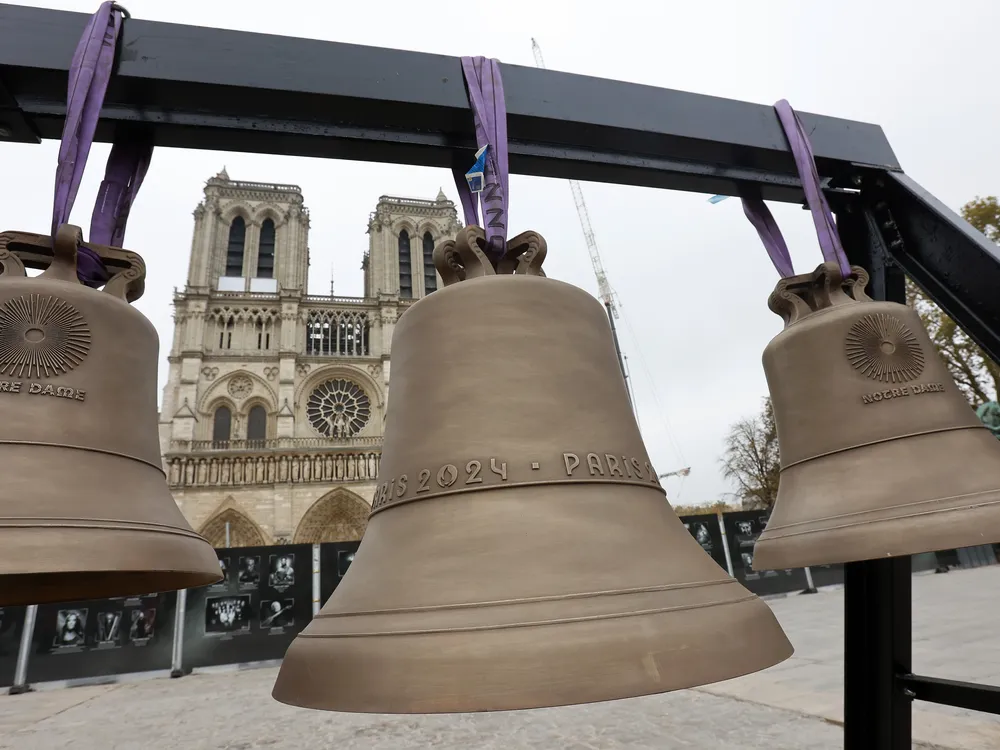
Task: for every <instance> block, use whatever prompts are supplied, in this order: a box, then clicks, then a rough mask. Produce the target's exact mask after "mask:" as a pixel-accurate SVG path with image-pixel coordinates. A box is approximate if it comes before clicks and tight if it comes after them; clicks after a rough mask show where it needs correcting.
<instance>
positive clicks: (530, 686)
mask: <svg viewBox="0 0 1000 750" xmlns="http://www.w3.org/2000/svg"><path fill="white" fill-rule="evenodd" d="M723 606H726V607H729V608H730V612H729V613H728V616H727V615H726V614H723V615H721V616H719V615H718V613H715V614H714V615H713V618H714V619H713V621H714V622H716V623H721V622H726V623H727V625H726V626H725V627H726V628H730V627H733V626H732V625H730V624H729V623H732V622H735V621H736V620H740V621H741V622H743V623H745V626H741V627H742V630H740V631H739V632H740V633H747V634H748V635H749V634H753V637H754V641H753V644H752V647H750V646H751V644H749V643H743V642H742V639H741V638H739V637H735V638H732V637H730V638H721V639H716V640H705V641H704V643H703V645H702V646H701V647H699V648H692V647H691V645H690V643H691V642H694V641H697V640H698V639H699V636H701V635H703V631H704V626H705V622H706V621H705V620H704V619H703V618H702V617H699V616H692V615H691V614H690V613H687V614H686V615H685V618H684V619H685V620H686V622H687V623H688V626H687V627H685V628H681V629H680V630H671V626H670V625H669V624H666V622H667V619H666V618H671V617H673V618H676V614H672V613H668V614H666V615H664V614H654V615H648V616H645V617H641V618H634V620H633V621H632V623H631V625H633V626H634V627H633V628H632V630H631V634H632V636H633V637H627V636H625V635H623V634H622V631H621V628H620V627H619V626H618V625H613V626H609V625H607V624H606V623H602V624H600V625H597V626H593V625H589V627H591V628H593V629H595V631H596V632H597V633H598V634H599V637H598V638H597V639H596V640H595V641H594V642H592V643H590V644H589V645H590V647H589V648H580V649H578V650H579V653H578V654H571V655H573V656H574V657H576V658H572V659H568V658H566V653H565V652H572V651H573V648H574V646H567V645H565V644H564V641H565V640H566V639H565V638H556V639H538V640H537V641H536V643H535V647H534V648H529V649H525V650H519V649H518V648H517V647H516V646H514V645H513V644H508V646H509V647H507V648H503V647H501V648H498V649H494V650H490V651H489V653H485V651H487V649H482V648H479V644H478V643H477V644H473V646H471V647H468V648H466V649H465V652H464V654H463V658H459V659H455V660H453V662H452V663H451V665H450V667H449V668H447V669H444V670H441V671H439V672H436V673H435V674H434V675H433V676H432V678H431V681H428V683H427V684H428V685H429V686H432V685H433V684H434V683H436V682H438V681H440V680H444V681H445V682H446V683H447V685H448V688H449V691H448V692H449V694H450V695H451V697H452V700H451V701H450V702H448V704H447V706H446V707H444V708H440V707H439V706H440V701H438V699H436V698H435V697H434V695H433V687H431V688H430V689H429V690H428V691H427V693H426V696H425V695H419V696H417V697H416V698H414V693H415V692H420V690H421V688H420V687H419V683H420V681H421V678H422V676H423V674H424V673H425V670H424V668H423V667H422V666H421V663H420V659H419V656H418V657H414V653H417V654H419V653H420V650H419V649H418V648H415V644H417V643H418V642H417V641H416V639H415V638H413V637H410V636H407V635H401V636H394V635H393V636H382V637H379V638H372V639H369V638H364V639H358V638H348V639H344V641H343V642H342V643H336V644H332V645H333V648H332V649H331V648H330V645H331V644H324V643H323V642H321V641H315V642H309V641H308V640H306V639H302V638H296V639H295V641H293V643H292V645H291V646H290V647H289V649H288V652H287V653H286V654H285V658H284V660H283V662H282V665H281V668H280V670H279V673H278V676H277V679H276V680H275V685H274V688H273V690H272V697H273V698H274V699H275V700H277V701H278V702H280V703H283V704H285V705H290V706H297V707H301V708H310V709H315V710H326V711H336V712H350V713H391V714H447V713H482V712H493V711H517V710H528V709H534V708H546V707H557V706H570V705H586V704H590V703H602V702H607V701H612V700H621V699H626V698H636V697H641V696H645V695H657V694H662V693H667V692H672V691H674V690H684V689H689V688H693V687H698V686H700V685H707V684H712V683H715V682H722V681H724V680H729V679H734V678H736V677H740V676H743V675H747V674H751V673H753V672H758V671H761V670H763V669H767V668H769V667H771V666H774V665H775V664H778V663H780V662H782V661H784V660H786V659H787V658H789V657H790V656H791V655H792V654H793V653H794V648H793V647H792V644H791V643H790V642H789V640H788V638H787V636H786V635H785V634H784V632H783V631H782V629H781V626H780V625H779V623H778V622H777V619H776V618H775V617H774V614H773V612H771V610H770V608H769V607H768V606H767V604H766V603H765V602H763V601H762V600H761V599H760V598H759V597H756V596H751V597H749V598H744V599H740V600H736V601H732V602H726V603H725V604H724V605H723ZM736 608H741V609H736ZM658 618H659V619H660V625H659V626H657V625H656V620H657V619H658ZM674 622H676V619H674ZM651 623H652V624H651ZM565 634H566V631H564V633H563V635H564V636H565ZM529 635H530V634H529ZM433 637H435V638H439V639H440V638H443V639H455V638H456V637H458V638H461V637H463V636H455V635H448V634H446V633H442V634H438V635H436V636H433ZM490 637H492V638H494V639H496V638H499V639H500V640H501V641H502V640H503V639H504V638H505V636H504V635H502V634H500V631H492V633H491V634H490ZM417 638H419V636H418V637H417ZM359 642H360V643H359ZM623 644H626V645H624V646H623ZM678 644H681V645H678ZM359 646H360V648H359ZM671 647H673V648H674V650H673V651H670V649H671ZM561 649H562V650H563V651H560V650H561ZM442 650H444V651H447V649H444V648H443V649H442ZM360 651H364V652H365V653H364V655H362V656H360V657H359V656H358V653H359V652H360ZM503 651H507V653H500V652H503ZM611 651H614V652H615V653H614V655H613V656H612V655H611V654H610V652H611ZM623 651H624V653H623ZM694 651H697V652H698V653H697V654H696V655H694V656H692V654H693V652H694ZM667 652H669V653H668V656H667V657H666V659H665V662H664V663H666V664H670V663H671V661H672V660H673V657H675V656H678V655H680V656H681V657H682V658H687V659H692V658H694V659H695V660H696V661H697V662H698V666H697V667H696V668H695V669H688V670H687V671H685V670H684V669H677V670H674V669H671V670H669V671H668V670H663V669H662V666H661V667H660V668H658V667H657V665H656V663H655V658H654V656H653V655H654V654H663V653H667ZM553 653H555V655H554V656H553ZM387 654H388V656H387ZM338 656H340V657H342V658H341V659H338ZM699 657H704V658H699ZM348 658H349V659H351V660H352V662H353V666H354V667H355V669H353V670H350V668H348V670H349V671H353V672H354V673H356V674H361V675H363V676H364V681H365V682H366V683H371V682H375V681H381V682H382V684H384V685H387V686H389V689H388V690H386V691H385V692H384V693H383V697H382V699H381V700H377V701H376V700H373V699H371V698H370V697H361V698H357V697H352V695H351V691H350V687H351V686H350V684H349V682H350V676H345V671H348V670H345V669H337V668H335V666H334V663H335V662H337V661H344V660H346V659H348ZM366 659H367V660H368V663H363V662H365V660H366ZM378 661H381V664H378V663H373V662H378ZM540 661H541V662H543V669H542V671H541V673H542V674H544V676H545V681H546V683H547V687H536V684H535V682H534V681H533V680H532V675H531V673H532V672H534V673H536V676H537V674H538V672H539V666H538V665H539V662H540ZM497 665H502V667H503V668H502V669H499V670H498V669H496V667H497ZM602 665H603V667H604V668H605V669H611V670H614V669H616V668H621V667H622V665H626V666H625V671H626V672H629V674H628V675H627V676H625V674H624V673H619V674H618V675H617V676H616V677H614V678H613V680H612V681H611V682H605V681H603V680H589V679H586V678H585V675H580V674H575V672H579V671H580V670H581V669H582V670H584V671H588V670H589V674H590V675H599V674H606V672H605V671H603V670H602ZM491 668H492V670H491ZM519 669H520V670H521V671H522V673H523V674H522V675H521V679H520V680H519V679H517V678H516V677H515V678H514V679H510V680H506V679H505V675H510V674H511V673H512V672H517V671H518V670H519ZM560 671H561V674H559V672H560ZM491 673H492V674H491ZM682 673H683V674H682ZM410 675H416V676H415V677H408V676H410ZM553 675H555V677H554V678H553ZM490 679H492V680H493V681H494V682H495V685H494V687H493V689H492V690H490V689H483V687H482V686H483V683H484V681H485V680H490ZM456 680H457V681H458V682H456ZM400 682H406V683H407V684H406V686H405V687H403V688H400V687H399V683H400ZM612 682H613V683H614V684H612ZM459 683H465V684H461V685H459ZM301 685H307V688H306V689H305V690H303V689H302V688H301V687H298V686H301ZM525 688H526V689H525ZM408 689H409V690H410V691H411V692H410V694H409V695H407V694H406V691H407V690H408ZM519 689H521V692H520V695H521V696H523V697H522V698H521V699H518V698H517V695H518V692H519ZM394 691H395V692H394ZM310 693H311V694H312V695H313V696H315V697H313V698H311V699H310V698H309V694H310ZM331 695H332V696H333V700H330V696H331Z"/></svg>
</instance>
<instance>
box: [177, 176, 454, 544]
mask: <svg viewBox="0 0 1000 750" xmlns="http://www.w3.org/2000/svg"><path fill="white" fill-rule="evenodd" d="M460 226H461V225H460V224H459V222H458V217H457V213H456V210H455V205H454V203H453V202H451V201H449V200H448V199H447V198H446V197H445V195H444V194H443V192H441V193H439V194H438V196H437V198H436V199H435V200H418V199H411V198H396V197H390V196H382V197H381V198H380V199H379V201H378V204H377V206H376V208H375V210H374V211H373V212H372V214H371V215H370V217H369V223H368V235H369V247H368V251H367V252H366V253H365V255H364V258H363V259H362V267H363V269H364V295H365V296H364V297H334V296H327V295H310V294H308V293H307V291H308V290H307V279H308V269H309V245H308V239H309V212H308V210H307V209H306V207H305V205H304V203H303V197H302V192H301V190H300V189H299V188H298V187H296V186H294V185H275V184H265V183H256V182H240V181H235V180H231V179H230V178H229V175H228V174H227V173H226V172H225V170H223V171H222V172H221V173H219V174H218V175H216V176H215V177H213V178H212V179H210V180H209V181H208V182H207V183H206V186H205V198H204V200H203V201H202V202H201V203H200V204H199V205H198V207H197V208H196V209H195V212H194V235H193V239H192V243H191V261H190V267H189V270H188V279H187V284H186V286H185V287H184V290H183V291H182V292H177V293H175V296H174V337H173V343H172V346H171V349H170V354H169V371H168V378H167V383H166V386H165V387H164V392H163V402H162V405H161V409H160V424H159V429H160V444H161V448H162V452H163V462H164V470H165V471H166V473H167V478H168V481H169V483H170V488H171V491H172V492H173V495H174V499H175V500H176V502H177V504H178V506H179V507H180V509H181V511H182V512H183V513H184V515H185V516H186V517H187V519H188V521H189V523H190V524H191V525H192V527H194V528H195V529H196V530H197V531H198V532H199V533H201V534H202V535H203V536H205V537H206V538H207V539H208V540H209V541H210V542H211V543H212V544H213V545H215V546H217V547H222V546H225V545H226V542H227V540H228V542H229V544H230V546H233V547H237V546H250V545H262V544H275V543H284V542H302V543H316V542H327V541H346V540H355V539H360V538H361V535H362V533H363V532H364V528H365V525H366V523H367V518H368V513H369V510H370V507H371V501H372V496H373V494H374V489H375V481H376V478H377V476H378V468H379V461H380V459H381V451H382V435H383V429H384V420H385V413H386V403H387V399H388V396H389V371H390V367H389V363H390V355H391V351H390V345H391V342H392V332H393V328H394V325H395V322H396V320H397V318H398V317H399V315H400V314H401V313H402V312H403V311H404V310H405V309H406V307H407V306H408V305H410V304H412V303H413V301H414V300H416V299H419V298H420V297H423V296H425V295H427V294H430V293H431V292H433V291H435V290H436V289H437V288H438V286H439V284H440V277H439V276H438V275H437V274H436V272H435V270H434V266H433V263H432V260H431V254H432V252H433V248H434V246H435V245H436V244H438V243H439V242H441V241H442V240H444V239H447V238H451V237H454V236H455V233H456V232H457V231H458V229H459V228H460Z"/></svg>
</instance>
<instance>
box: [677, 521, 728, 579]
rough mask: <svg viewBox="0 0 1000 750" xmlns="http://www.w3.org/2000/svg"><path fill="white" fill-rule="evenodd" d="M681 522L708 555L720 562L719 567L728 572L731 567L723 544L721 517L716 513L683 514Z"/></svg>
mask: <svg viewBox="0 0 1000 750" xmlns="http://www.w3.org/2000/svg"><path fill="white" fill-rule="evenodd" d="M681 523H683V524H684V526H685V528H687V530H688V531H690V532H691V536H693V537H694V538H695V541H696V542H698V544H700V545H701V548H702V549H703V550H705V552H707V553H708V556H709V557H711V558H712V559H713V560H715V562H717V563H718V564H719V567H720V568H722V569H723V570H724V571H726V573H728V572H729V567H728V566H727V565H726V550H725V548H724V547H723V546H722V530H721V529H720V528H719V517H718V516H717V515H715V514H714V513H705V514H703V515H697V516H681Z"/></svg>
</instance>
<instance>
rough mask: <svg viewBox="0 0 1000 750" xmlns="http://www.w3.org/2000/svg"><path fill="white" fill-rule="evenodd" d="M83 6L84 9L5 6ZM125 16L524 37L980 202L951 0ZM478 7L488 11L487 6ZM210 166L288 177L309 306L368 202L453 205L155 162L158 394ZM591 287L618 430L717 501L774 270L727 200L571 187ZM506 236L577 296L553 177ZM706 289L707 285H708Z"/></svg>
mask: <svg viewBox="0 0 1000 750" xmlns="http://www.w3.org/2000/svg"><path fill="white" fill-rule="evenodd" d="M22 4H25V5H39V6H45V7H51V8H61V9H67V10H76V11H84V12H92V11H93V10H95V9H96V8H97V6H98V4H99V3H98V2H97V0H90V1H89V2H56V1H54V0H49V1H47V2H40V3H34V2H24V3H22ZM124 4H125V7H127V8H128V10H129V11H130V12H131V14H132V16H133V17H136V18H143V19H148V20H158V21H171V22H175V23H185V24H197V25H201V26H217V27H228V28H231V29H241V30H245V31H256V32H266V33H272V34H282V35H288V36H301V37H310V38H314V39H328V40H333V41H340V42H351V43H358V44H367V45H375V46H382V47H394V48H399V49H410V50H419V51H425V52H435V53H440V54H448V55H486V56H490V57H496V58H498V59H499V60H501V61H502V62H506V63H513V64H520V65H533V64H534V60H533V57H532V52H531V37H532V36H534V37H536V38H537V39H538V41H539V43H540V44H541V46H542V49H543V51H544V54H545V60H546V63H547V65H548V66H549V67H550V68H552V69H557V70H564V71H569V72H573V73H582V74H587V75H594V76H601V77H605V78H612V79H618V80H624V81H633V82H637V83H644V84H650V85H654V86H661V87H664V88H673V89H680V90H685V91H693V92H698V93H704V94H713V95H716V96H722V97H728V98H732V99H741V100H745V101H752V102H759V103H765V104H772V103H773V102H775V101H776V100H778V99H781V98H786V99H788V100H789V101H790V102H791V104H792V106H793V107H795V108H797V109H801V110H804V111H808V112H815V113H820V114H826V115H832V116H838V117H844V118H848V119H854V120H862V121H867V122H875V123H878V124H880V125H881V126H882V127H883V128H884V130H885V132H886V134H887V135H888V138H889V140H890V142H891V143H892V146H893V148H894V149H895V152H896V155H897V157H898V158H899V160H900V162H901V164H902V165H903V168H904V169H905V170H906V171H907V172H908V173H909V174H910V175H911V176H912V177H913V178H914V179H915V180H917V181H918V182H919V183H921V184H922V185H923V186H924V187H925V188H927V189H928V190H930V191H931V192H932V193H934V194H935V195H937V196H938V197H939V198H940V199H941V200H943V201H944V202H945V203H947V204H948V205H950V206H952V207H953V208H956V209H957V208H958V207H959V206H961V205H962V204H963V203H964V202H965V201H967V200H969V199H971V198H973V197H975V196H976V195H986V194H995V193H998V192H1000V148H997V146H996V143H997V133H998V132H1000V107H998V106H997V105H996V103H995V101H994V99H995V94H994V91H993V86H992V82H993V80H994V72H995V69H996V53H995V49H996V29H997V27H998V25H1000V3H997V2H995V0H961V2H953V3H943V2H940V1H938V2H928V1H927V0H909V1H906V2H904V1H901V0H893V1H891V2H889V1H887V0H881V1H880V2H871V1H870V0H869V1H868V2H861V1H859V0H838V2H833V3H818V2H805V1H804V0H798V1H796V0H783V1H780V2H779V1H777V0H757V2H751V3H748V2H746V1H745V0H717V1H716V2H704V1H703V2H692V1H690V0H689V1H688V2H683V3H681V2H673V1H672V0H646V1H645V2H639V1H631V2H629V1H625V0H617V1H616V2H612V3H609V2H591V1H590V0H573V1H572V2H571V1H569V0H531V2H524V1H522V0H507V2H504V3H501V4H496V3H472V2H468V1H466V2H457V1H455V0H436V1H435V2H433V3H414V2H412V1H408V2H400V1H399V0H379V2H376V3H344V2H328V1H320V0H297V1H296V2H293V3H281V4H279V3H273V2H259V1H258V0H239V1H238V2H237V1H236V0H211V2H204V1H203V0H202V1H201V2H191V1H190V0H156V1H155V2H154V1H153V0H127V1H126V2H124ZM494 9H495V10H494ZM56 148H57V146H56V144H55V142H45V143H44V144H42V145H41V146H27V145H5V146H3V150H2V154H3V161H2V164H3V171H4V176H5V179H4V180H3V181H2V182H0V206H2V209H3V217H4V218H3V220H4V222H5V224H6V227H5V228H9V229H20V230H24V231H33V232H46V231H48V227H49V222H50V221H51V210H52V209H51V206H52V203H51V201H52V180H53V175H54V170H55V164H56ZM108 149H109V147H108V146H105V145H98V146H95V148H94V150H93V152H92V154H91V160H90V167H89V169H88V172H87V174H86V176H85V178H84V182H83V186H82V188H81V190H80V195H79V198H78V199H77V203H76V209H75V211H74V214H73V220H74V222H75V223H77V224H79V225H81V226H83V227H85V228H86V227H88V226H89V220H90V213H91V210H92V208H93V201H94V196H95V194H96V191H97V186H98V184H99V182H100V179H101V177H102V175H103V171H104V163H105V161H106V159H107V154H108ZM223 165H225V166H226V168H227V169H228V170H229V174H230V176H231V177H232V178H233V179H237V180H259V181H267V182H283V183H294V184H296V185H299V186H301V187H302V190H303V193H304V195H305V202H306V205H307V206H308V207H309V209H310V211H311V216H312V230H311V233H310V242H309V244H310V250H311V257H312V266H311V271H310V291H311V292H312V293H314V294H321V293H326V292H328V290H329V287H330V269H331V265H332V267H333V268H334V275H335V284H336V287H335V288H336V293H337V294H338V295H361V294H362V275H361V271H360V265H361V255H362V253H363V252H364V250H365V249H366V248H367V237H366V235H365V226H366V219H367V216H368V213H369V212H370V211H371V210H373V209H374V208H375V203H376V201H377V199H378V197H379V196H380V195H382V194H395V195H404V196H415V197H425V198H433V197H434V196H435V195H436V194H437V191H438V188H439V187H443V188H444V190H445V193H446V194H447V195H448V196H449V197H450V198H452V199H453V200H457V194H456V191H455V188H454V184H453V183H452V179H451V175H450V173H448V172H446V171H444V170H439V169H427V168H416V167H408V166H394V165H386V164H368V163H362V162H342V161H321V160H309V159H296V158H288V157H275V156H265V155H248V154H231V153H221V152H209V151H181V150H170V149H161V150H158V151H157V152H156V153H155V154H154V156H153V163H152V166H151V168H150V171H149V174H148V176H147V178H146V182H145V183H144V185H143V188H142V192H141V193H140V195H139V198H138V200H137V203H136V205H135V206H134V207H133V210H132V214H131V218H130V222H129V227H128V234H127V238H126V245H127V246H128V247H129V248H131V249H134V250H136V251H138V252H139V253H141V254H142V255H143V257H144V258H145V260H146V263H147V267H148V279H147V283H146V294H145V296H144V297H143V298H142V300H140V301H139V303H138V307H139V308H140V309H141V310H142V311H143V312H144V313H145V314H146V315H147V316H148V317H149V318H150V319H151V320H152V321H153V323H154V324H155V325H156V328H157V330H158V331H159V333H160V339H161V346H162V347H163V349H162V351H161V366H160V385H161V386H162V383H163V382H164V379H165V375H166V360H165V357H166V353H167V351H166V349H167V347H169V343H170V341H171V328H172V321H171V308H170V299H171V294H172V290H173V289H174V288H175V287H183V285H184V283H185V278H186V272H187V263H188V253H189V250H190V245H191V231H192V226H193V218H192V216H191V212H192V210H193V209H194V207H195V206H196V205H197V203H198V201H199V200H200V198H201V195H202V187H203V184H204V181H205V180H206V179H208V178H209V177H210V176H212V175H213V174H215V173H216V172H218V171H219V170H220V169H221V168H222V167H223ZM584 194H585V197H586V200H587V203H588V206H589V209H590V216H591V220H592V222H593V226H594V230H595V233H596V235H597V239H598V242H599V244H600V247H601V251H602V254H603V257H604V264H605V267H606V270H607V272H608V276H609V278H610V281H611V284H612V286H613V287H614V288H615V289H616V291H617V292H618V294H619V296H620V298H621V302H622V314H623V317H624V321H622V323H623V324H622V325H621V336H622V347H623V350H624V353H625V354H626V356H627V357H628V358H629V364H630V367H631V372H632V379H633V383H634V389H635V392H636V396H637V404H638V411H639V419H640V423H641V426H642V431H643V436H644V438H645V441H646V445H647V447H648V449H649V453H650V456H651V458H652V460H653V463H654V465H655V466H656V468H657V470H658V471H661V472H666V471H672V470H675V469H678V468H681V467H683V466H690V467H691V475H690V477H689V478H687V479H686V480H683V482H682V481H681V480H678V479H671V480H668V482H667V490H668V494H669V496H670V498H671V500H672V501H673V502H675V503H681V504H697V503H708V502H713V501H714V500H716V499H718V498H719V497H720V495H723V494H724V493H727V492H731V491H732V489H733V488H732V487H730V486H728V484H727V483H726V482H725V481H724V480H723V479H722V478H721V476H720V473H719V457H720V453H721V450H722V440H723V436H724V435H725V433H726V430H727V427H728V425H729V424H730V423H731V422H732V421H733V420H735V419H737V418H739V417H741V416H745V415H749V414H752V413H754V412H755V411H756V410H757V409H758V407H759V403H760V399H761V398H762V397H763V396H764V395H766V393H767V385H766V383H765V381H764V375H763V371H762V370H761V365H760V354H761V351H762V349H763V348H764V346H765V345H766V344H767V342H768V340H769V339H770V338H771V337H772V336H773V335H774V334H775V333H777V332H778V330H779V329H780V320H779V318H778V317H777V316H775V315H773V314H772V313H770V312H769V311H768V309H767V306H766V300H767V295H768V294H769V293H770V291H771V289H772V288H773V285H774V283H775V281H776V280H777V276H776V273H775V271H774V269H773V267H772V266H771V265H770V263H769V261H768V259H767V256H766V255H765V253H764V251H763V249H762V248H761V246H760V244H759V241H758V239H757V236H756V234H755V232H754V231H753V229H752V227H751V226H750V224H749V223H748V222H747V221H746V219H745V218H744V216H743V213H742V211H741V208H740V205H739V202H738V201H736V200H733V199H730V200H726V201H723V202H722V203H720V204H717V205H711V204H709V203H707V198H708V196H707V195H697V194H686V193H674V192H667V191H660V190H652V189H642V188H632V187H622V186H617V185H604V184H593V183H586V184H584ZM772 209H773V211H774V213H775V216H776V218H777V220H778V221H779V223H780V224H781V227H782V229H783V230H784V232H785V235H786V237H787V239H788V241H789V245H790V246H791V249H792V256H793V259H794V260H795V263H796V270H797V271H798V272H800V273H801V272H805V271H808V270H810V269H812V268H813V267H814V266H815V265H816V263H818V261H819V251H818V249H817V245H816V240H815V236H814V234H813V233H812V225H811V223H810V220H809V217H808V214H807V213H806V212H805V211H802V210H801V209H799V208H797V207H794V206H785V205H775V206H772ZM509 217H510V227H509V229H510V236H513V235H515V234H517V233H518V232H521V231H524V230H526V229H534V230H536V231H538V232H540V233H541V234H542V235H543V236H544V237H545V238H546V240H547V241H548V246H549V254H548V258H547V259H546V271H547V272H548V274H549V275H550V276H553V277H556V278H559V279H562V280H564V281H568V282H570V283H573V284H576V285H578V286H580V287H583V288H584V289H587V290H588V291H591V292H592V293H595V294H596V291H597V284H596V282H595V280H594V276H593V273H592V272H591V268H590V262H589V259H588V255H587V251H586V247H585V245H584V242H583V235H582V233H581V231H580V225H579V222H578V220H577V216H576V213H575V210H574V207H573V201H572V196H571V194H570V190H569V187H568V184H567V183H566V182H564V181H560V180H546V179H541V178H534V177H520V176H517V175H514V176H512V177H511V180H510V211H509ZM710 290H711V291H710Z"/></svg>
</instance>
